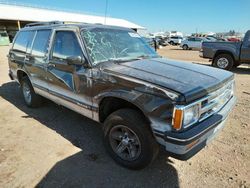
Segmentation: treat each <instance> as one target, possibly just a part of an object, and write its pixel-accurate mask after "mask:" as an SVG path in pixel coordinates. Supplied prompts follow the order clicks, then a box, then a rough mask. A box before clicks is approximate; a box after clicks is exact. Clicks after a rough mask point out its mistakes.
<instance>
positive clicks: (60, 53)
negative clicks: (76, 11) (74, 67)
mask: <svg viewBox="0 0 250 188" xmlns="http://www.w3.org/2000/svg"><path fill="white" fill-rule="evenodd" d="M70 56H82V51H81V47H80V45H79V43H78V40H77V37H76V35H75V33H74V32H73V31H57V32H56V36H55V39H54V46H53V52H52V58H56V59H60V60H64V59H66V58H67V57H70Z"/></svg>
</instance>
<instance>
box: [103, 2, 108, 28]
mask: <svg viewBox="0 0 250 188" xmlns="http://www.w3.org/2000/svg"><path fill="white" fill-rule="evenodd" d="M107 11H108V0H106V5H105V18H104V25H106V19H107Z"/></svg>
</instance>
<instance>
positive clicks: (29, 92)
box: [8, 22, 236, 169]
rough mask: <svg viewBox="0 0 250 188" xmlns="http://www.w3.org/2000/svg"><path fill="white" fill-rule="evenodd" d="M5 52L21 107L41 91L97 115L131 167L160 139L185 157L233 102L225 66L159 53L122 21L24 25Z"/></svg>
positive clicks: (110, 146)
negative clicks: (120, 23) (179, 59)
mask: <svg viewBox="0 0 250 188" xmlns="http://www.w3.org/2000/svg"><path fill="white" fill-rule="evenodd" d="M8 59H9V76H10V78H11V79H14V80H16V81H18V82H19V84H20V86H21V91H22V94H23V98H24V101H25V103H26V105H27V106H29V107H38V106H39V105H41V104H42V99H43V98H42V97H45V98H48V99H50V100H52V101H54V102H55V103H57V104H59V105H62V106H65V107H67V108H69V109H72V110H73V111H75V112H78V113H80V114H82V115H84V116H87V117H89V118H91V119H93V120H95V121H97V122H100V123H101V124H103V130H104V145H105V147H106V149H107V151H108V152H109V154H110V156H111V157H112V158H113V159H114V160H115V161H116V162H117V163H119V164H120V165H122V166H125V167H127V168H131V169H141V168H144V167H146V166H147V165H148V164H149V163H150V162H151V161H153V160H154V159H155V157H156V156H157V153H158V150H159V146H160V145H161V146H163V147H164V148H165V150H166V151H167V152H168V155H170V156H173V157H175V158H178V159H181V160H187V159H188V158H190V157H192V156H193V155H194V154H196V153H197V152H198V151H199V150H201V149H202V148H203V147H204V146H205V145H206V144H207V143H208V141H209V140H211V139H212V138H213V137H214V136H215V135H216V133H217V132H218V131H219V130H221V128H222V127H223V125H224V122H225V120H226V118H227V116H228V114H229V112H230V110H231V109H232V108H233V106H234V104H235V102H236V97H235V96H234V76H233V74H232V73H230V72H227V71H224V70H220V69H216V68H212V67H208V66H202V65H196V64H191V63H190V64H189V63H182V62H177V61H171V60H167V59H164V58H161V57H160V56H159V55H157V53H156V52H155V51H154V50H153V49H152V48H151V47H150V46H149V45H148V44H147V43H146V42H145V41H144V40H143V39H142V38H141V37H140V36H139V35H138V34H137V33H136V32H135V31H133V30H132V29H127V28H121V27H114V26H106V25H99V24H63V23H60V22H48V23H33V24H29V25H27V26H26V27H25V28H23V29H21V30H20V31H19V32H18V34H17V36H16V37H15V39H14V42H13V46H12V47H11V49H10V51H9V54H8Z"/></svg>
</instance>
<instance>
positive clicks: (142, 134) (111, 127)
mask: <svg viewBox="0 0 250 188" xmlns="http://www.w3.org/2000/svg"><path fill="white" fill-rule="evenodd" d="M104 144H105V147H106V149H107V151H108V152H109V154H110V156H111V157H112V158H113V159H114V160H115V162H117V163H118V164H120V165H122V166H124V167H126V168H130V169H142V168H145V167H146V166H148V165H149V164H150V163H151V162H152V161H153V160H154V158H155V157H156V156H157V154H158V150H159V146H158V144H157V143H156V140H155V139H154V137H153V135H152V132H151V130H150V128H149V126H148V124H147V123H146V121H145V120H144V117H143V116H142V115H141V114H140V113H138V112H137V111H136V110H132V109H121V110H118V111H116V112H114V113H112V114H111V115H110V116H109V117H108V118H107V119H106V120H105V123H104Z"/></svg>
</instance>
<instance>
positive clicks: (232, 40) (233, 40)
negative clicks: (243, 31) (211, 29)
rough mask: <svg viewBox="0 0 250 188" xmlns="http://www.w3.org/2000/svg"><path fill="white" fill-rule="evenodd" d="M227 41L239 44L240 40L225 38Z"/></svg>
mask: <svg viewBox="0 0 250 188" xmlns="http://www.w3.org/2000/svg"><path fill="white" fill-rule="evenodd" d="M227 40H228V41H230V42H240V39H238V38H235V37H230V38H227Z"/></svg>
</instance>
